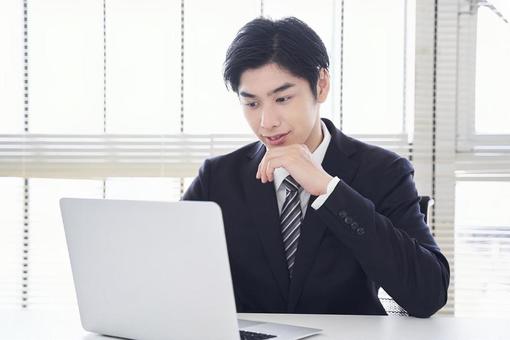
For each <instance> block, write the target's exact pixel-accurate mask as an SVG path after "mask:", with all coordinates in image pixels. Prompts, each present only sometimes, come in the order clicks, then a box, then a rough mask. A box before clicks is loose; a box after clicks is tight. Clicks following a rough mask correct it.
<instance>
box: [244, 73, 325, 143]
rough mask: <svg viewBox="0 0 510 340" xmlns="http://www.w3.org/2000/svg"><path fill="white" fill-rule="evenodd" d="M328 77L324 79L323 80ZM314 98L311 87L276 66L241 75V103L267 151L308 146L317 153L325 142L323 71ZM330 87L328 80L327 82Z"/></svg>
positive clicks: (303, 80)
mask: <svg viewBox="0 0 510 340" xmlns="http://www.w3.org/2000/svg"><path fill="white" fill-rule="evenodd" d="M324 76H325V77H324ZM321 77H323V78H322V79H321V80H319V83H318V85H317V87H318V90H319V91H318V93H319V94H318V97H317V99H315V98H314V96H313V93H312V91H311V89H310V85H309V84H308V82H307V81H306V80H305V79H303V78H298V77H296V76H294V75H292V74H291V73H290V72H288V71H287V70H285V69H283V68H280V67H279V66H278V65H277V64H274V63H271V64H266V65H264V66H262V67H259V68H257V69H249V70H246V71H244V72H243V73H242V74H241V79H240V84H239V100H240V102H241V105H242V106H243V111H244V115H245V117H246V120H247V121H248V124H250V127H251V129H252V130H253V132H254V133H255V134H256V135H257V137H258V138H259V139H260V141H261V142H262V143H264V144H265V145H266V147H267V148H274V147H278V146H283V145H291V144H306V145H307V146H308V148H309V149H310V151H312V152H313V151H314V150H315V149H316V148H317V146H318V145H319V144H320V142H321V140H322V131H321V123H320V117H319V106H320V103H322V102H323V101H324V100H325V99H326V96H327V88H326V89H323V88H322V87H323V86H324V78H327V72H322V71H321ZM326 83H327V84H326V85H327V86H326V87H329V79H326Z"/></svg>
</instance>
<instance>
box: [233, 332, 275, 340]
mask: <svg viewBox="0 0 510 340" xmlns="http://www.w3.org/2000/svg"><path fill="white" fill-rule="evenodd" d="M239 333H241V340H263V339H271V338H276V335H270V334H263V333H253V332H247V331H239Z"/></svg>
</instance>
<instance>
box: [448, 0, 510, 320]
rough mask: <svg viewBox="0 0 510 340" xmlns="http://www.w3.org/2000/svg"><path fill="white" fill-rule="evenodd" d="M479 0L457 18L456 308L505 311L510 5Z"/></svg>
mask: <svg viewBox="0 0 510 340" xmlns="http://www.w3.org/2000/svg"><path fill="white" fill-rule="evenodd" d="M480 5H483V7H480V8H478V7H477V6H468V5H467V4H464V6H463V7H462V8H461V10H462V13H463V14H462V15H461V16H460V22H459V23H460V25H459V45H460V46H459V56H461V57H460V58H459V82H458V83H459V94H458V99H459V111H458V116H459V122H460V123H461V124H459V126H458V135H459V140H458V141H457V156H456V179H457V186H456V217H455V219H456V223H455V258H456V265H457V271H456V273H457V285H456V314H457V315H461V316H482V317H502V316H508V315H510V274H509V271H508V268H510V219H509V218H508V213H507V211H508V206H509V205H510V198H509V196H508V192H509V190H510V134H509V133H510V120H509V117H510V115H509V111H508V108H510V100H509V97H508V95H507V91H506V90H505V88H507V87H508V81H509V77H510V73H509V72H510V68H509V67H508V62H507V61H508V59H509V58H510V24H508V23H506V22H505V20H504V18H503V17H508V13H510V12H509V11H508V10H509V9H510V7H509V4H508V2H507V1H491V2H490V3H489V2H480ZM502 16H503V17H502ZM505 133H506V134H505Z"/></svg>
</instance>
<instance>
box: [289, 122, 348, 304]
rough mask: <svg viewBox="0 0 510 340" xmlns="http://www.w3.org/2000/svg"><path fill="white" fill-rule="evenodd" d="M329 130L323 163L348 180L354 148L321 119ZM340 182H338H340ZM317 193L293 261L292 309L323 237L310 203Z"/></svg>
mask: <svg viewBox="0 0 510 340" xmlns="http://www.w3.org/2000/svg"><path fill="white" fill-rule="evenodd" d="M324 122H325V124H326V126H327V128H328V130H329V132H330V133H331V142H330V144H329V146H328V149H327V151H326V155H325V156H324V160H323V162H322V167H323V168H324V170H326V172H327V173H329V174H330V175H331V176H337V177H338V178H340V179H341V180H342V181H343V182H345V183H347V184H351V182H352V180H353V179H354V176H355V175H356V173H357V169H358V163H357V162H355V161H353V160H351V159H350V158H349V156H350V155H351V154H352V153H354V152H355V150H354V149H353V147H352V146H351V144H350V143H349V141H348V140H347V139H346V138H347V137H346V136H345V135H343V134H342V133H341V132H340V131H339V130H337V129H336V128H335V126H334V125H333V123H331V122H330V121H329V120H326V119H325V120H324ZM339 185H341V183H340V184H339ZM316 198H317V197H316V196H311V197H310V201H309V203H308V208H307V210H306V215H305V218H304V220H303V224H302V225H301V236H300V238H299V244H298V250H297V253H296V262H295V264H294V269H293V274H292V280H291V281H290V292H289V300H288V301H289V302H288V308H289V311H290V312H292V311H294V310H295V308H296V305H297V303H298V301H299V297H300V296H301V293H302V291H303V286H304V284H305V281H306V277H307V276H308V274H309V273H310V270H311V268H312V266H313V264H314V261H315V257H316V254H317V250H318V248H319V246H320V244H321V241H322V239H323V237H324V232H325V231H326V228H327V227H326V225H325V224H324V223H323V222H322V220H321V219H320V217H319V215H318V214H317V213H316V211H315V209H314V208H312V207H311V204H312V202H313V201H314V200H315V199H316Z"/></svg>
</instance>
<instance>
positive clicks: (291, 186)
mask: <svg viewBox="0 0 510 340" xmlns="http://www.w3.org/2000/svg"><path fill="white" fill-rule="evenodd" d="M283 185H285V189H287V190H288V191H301V189H302V188H301V185H299V184H298V182H296V180H295V179H294V178H292V176H290V175H289V176H287V177H286V178H285V179H284V180H283Z"/></svg>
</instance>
